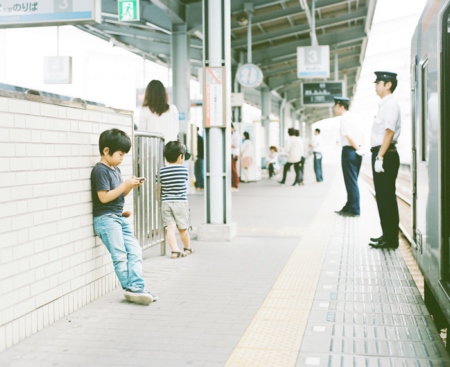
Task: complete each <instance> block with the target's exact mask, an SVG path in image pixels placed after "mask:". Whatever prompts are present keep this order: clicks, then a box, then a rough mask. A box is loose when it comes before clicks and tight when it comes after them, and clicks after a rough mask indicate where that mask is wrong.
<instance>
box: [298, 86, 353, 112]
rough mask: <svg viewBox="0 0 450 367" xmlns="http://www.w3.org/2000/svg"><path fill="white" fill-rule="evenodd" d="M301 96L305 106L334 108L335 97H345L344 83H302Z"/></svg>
mask: <svg viewBox="0 0 450 367" xmlns="http://www.w3.org/2000/svg"><path fill="white" fill-rule="evenodd" d="M301 96H302V105H303V106H333V105H334V98H333V97H334V96H344V83H343V82H322V83H302V90H301Z"/></svg>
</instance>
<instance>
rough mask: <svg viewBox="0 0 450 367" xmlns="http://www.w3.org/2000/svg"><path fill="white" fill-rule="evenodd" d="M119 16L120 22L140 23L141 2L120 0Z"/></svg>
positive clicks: (137, 0)
mask: <svg viewBox="0 0 450 367" xmlns="http://www.w3.org/2000/svg"><path fill="white" fill-rule="evenodd" d="M117 6H118V9H117V14H118V18H119V21H120V22H123V21H128V22H130V21H138V20H139V19H140V15H139V0H119V1H117Z"/></svg>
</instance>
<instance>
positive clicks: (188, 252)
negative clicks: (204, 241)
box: [184, 247, 195, 256]
mask: <svg viewBox="0 0 450 367" xmlns="http://www.w3.org/2000/svg"><path fill="white" fill-rule="evenodd" d="M186 252H187V253H186ZM194 252H195V251H194V250H193V249H192V248H190V247H189V248H185V249H184V253H185V255H186V256H187V255H192V254H193V253H194Z"/></svg>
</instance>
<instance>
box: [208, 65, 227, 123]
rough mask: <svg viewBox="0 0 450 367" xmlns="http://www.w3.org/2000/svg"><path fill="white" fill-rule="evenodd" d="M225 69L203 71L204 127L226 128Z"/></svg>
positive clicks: (217, 68) (212, 68)
mask: <svg viewBox="0 0 450 367" xmlns="http://www.w3.org/2000/svg"><path fill="white" fill-rule="evenodd" d="M224 75H225V69H224V68H223V67H206V68H204V69H203V82H204V85H203V126H204V127H216V126H218V127H225V126H226V119H225V111H226V110H225V80H224V79H225V78H224Z"/></svg>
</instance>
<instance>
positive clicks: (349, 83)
mask: <svg viewBox="0 0 450 367" xmlns="http://www.w3.org/2000/svg"><path fill="white" fill-rule="evenodd" d="M249 2H251V3H252V4H253V12H252V19H251V23H252V62H253V63H254V64H257V65H258V66H259V67H260V68H261V69H262V71H263V73H264V83H263V86H264V87H268V88H270V90H271V91H272V102H273V103H277V102H279V101H280V100H281V99H283V98H284V99H286V100H287V102H288V103H290V104H291V105H292V106H293V108H294V109H295V110H296V111H298V113H299V115H300V114H301V115H302V118H303V119H304V120H306V121H307V122H314V121H316V120H318V119H322V118H326V117H329V109H328V108H324V107H320V108H317V107H314V108H312V107H304V106H302V104H301V100H300V84H301V82H302V81H305V80H302V79H298V78H297V47H301V46H311V43H312V41H311V26H313V24H314V23H315V31H316V36H317V41H318V45H321V46H323V45H329V46H330V78H329V80H330V81H332V80H336V79H337V80H344V81H346V94H347V97H349V98H352V96H353V94H354V92H355V90H356V83H357V80H358V77H359V73H360V69H361V64H362V61H363V58H364V54H365V50H366V45H367V38H368V32H369V29H370V27H371V24H372V19H373V14H374V10H375V5H376V0H316V1H315V4H314V6H315V22H314V21H312V20H311V16H309V15H310V14H311V9H312V5H313V4H312V0H287V1H286V0H278V1H276V0H253V1H248V0H232V1H231V47H232V63H233V70H235V69H236V67H237V64H238V62H239V60H240V59H241V60H242V59H243V60H244V61H245V62H246V60H247V26H246V25H240V23H239V22H238V18H239V17H240V16H241V15H242V13H243V11H244V3H249ZM140 6H141V9H140V10H141V12H140V21H139V22H119V21H118V16H117V2H115V1H110V0H102V23H101V24H95V25H84V26H78V27H79V28H80V29H83V30H85V31H87V32H89V33H91V34H93V35H95V36H97V37H100V38H102V39H104V40H107V41H109V42H112V43H113V44H116V45H118V46H122V47H126V48H127V49H128V50H130V51H131V52H134V53H136V54H139V55H142V56H143V57H145V58H147V59H149V60H152V61H156V62H159V63H163V64H166V65H169V64H170V58H171V55H170V54H171V34H172V32H173V31H175V30H180V29H185V30H186V31H187V32H188V33H189V34H190V35H191V41H190V42H191V48H190V53H191V54H190V57H191V66H192V74H193V75H194V76H195V75H196V74H197V72H198V68H199V67H201V66H202V65H203V63H202V47H203V41H202V38H203V35H202V1H201V0H178V1H177V0H141V1H140ZM308 18H309V19H308ZM336 54H337V60H338V75H337V76H336V75H335V60H336ZM241 55H242V56H241ZM320 80H324V79H314V81H320ZM309 81H311V80H309ZM344 94H345V93H344ZM244 95H245V99H246V100H247V101H248V102H250V103H252V104H254V105H257V106H259V105H260V98H259V93H258V91H257V90H249V89H245V90H244ZM273 112H275V113H277V111H273Z"/></svg>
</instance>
